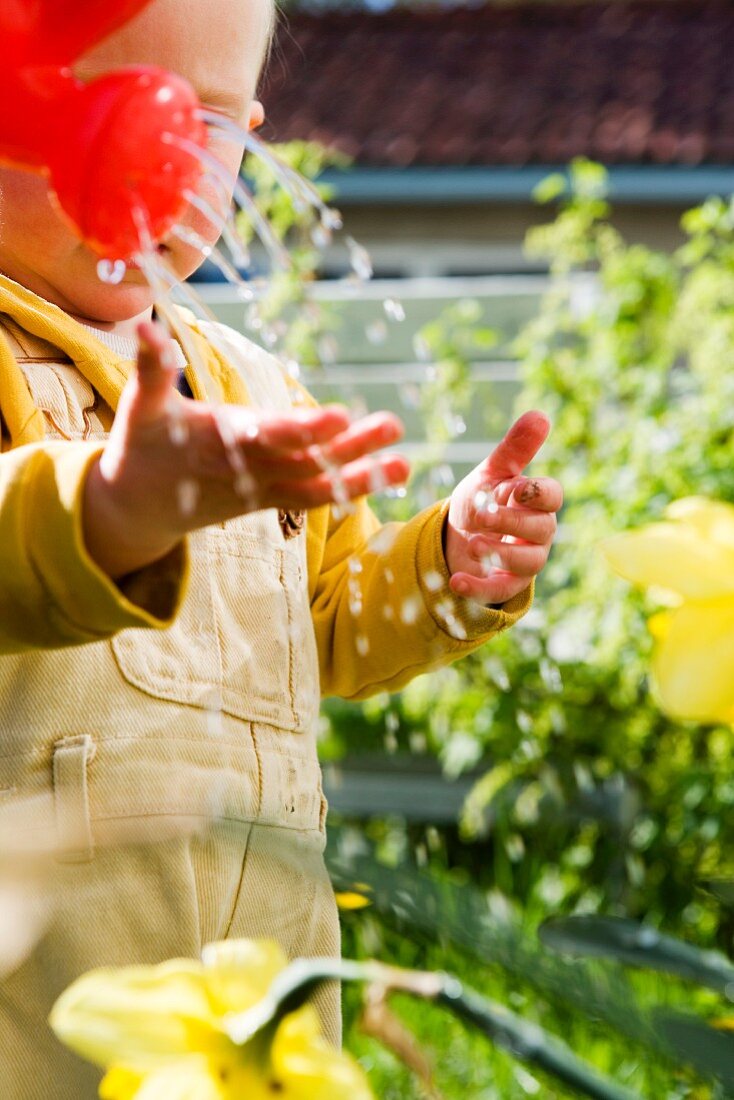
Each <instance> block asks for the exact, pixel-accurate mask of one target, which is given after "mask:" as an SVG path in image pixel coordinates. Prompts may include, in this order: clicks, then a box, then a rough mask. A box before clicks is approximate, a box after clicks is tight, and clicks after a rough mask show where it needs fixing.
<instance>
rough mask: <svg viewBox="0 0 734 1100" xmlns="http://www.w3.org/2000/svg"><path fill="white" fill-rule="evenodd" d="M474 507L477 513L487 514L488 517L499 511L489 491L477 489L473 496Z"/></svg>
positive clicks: (493, 496)
mask: <svg viewBox="0 0 734 1100" xmlns="http://www.w3.org/2000/svg"><path fill="white" fill-rule="evenodd" d="M474 507H475V508H476V510H477V511H478V512H488V513H489V514H490V515H494V513H495V512H498V511H499V505H498V503H497V500H496V498H495V495H494V493H493V492H492V490H491V489H479V490H478V492H476V493H475V494H474Z"/></svg>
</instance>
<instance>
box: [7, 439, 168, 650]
mask: <svg viewBox="0 0 734 1100" xmlns="http://www.w3.org/2000/svg"><path fill="white" fill-rule="evenodd" d="M101 450H102V446H101V445H99V446H96V445H94V444H91V443H83V442H80V443H76V442H66V441H61V442H58V443H57V442H53V443H38V444H31V445H28V446H22V447H18V448H16V449H14V450H11V451H7V452H5V453H3V454H2V455H0V531H1V532H2V537H1V538H0V653H17V652H21V651H23V650H26V649H38V648H41V649H57V648H62V647H64V646H74V645H81V644H84V643H86V642H95V641H99V640H100V639H103V638H108V637H110V636H111V635H113V634H115V633H116V632H117V631H119V630H122V629H124V628H125V627H141V626H148V627H158V628H165V627H166V626H168V625H170V623H171V621H172V620H173V618H174V617H175V614H176V612H177V610H178V606H179V605H180V602H181V599H182V598H183V592H184V588H185V584H186V576H187V571H188V558H187V552H186V548H185V546H184V545H182V546H180V547H178V548H176V549H175V550H174V551H172V552H171V553H170V554H169V555H168V556H167V557H166V558H165V559H163V560H162V561H160V562H157V563H155V564H154V565H152V566H150V567H148V568H147V569H144V570H140V572H139V573H135V574H133V575H131V576H130V577H126V578H123V580H122V581H121V582H119V583H117V584H116V583H115V582H114V581H112V580H111V579H110V578H109V577H108V576H107V575H106V574H105V573H104V572H103V571H102V570H101V569H99V568H98V567H97V565H95V563H94V562H93V561H92V559H91V558H90V556H89V554H88V553H87V551H86V549H85V546H84V539H83V531H82V504H83V493H84V484H85V480H86V475H87V472H88V470H89V468H90V466H91V465H92V463H93V462H94V460H95V459H96V458H97V457H98V455H99V454H100V452H101Z"/></svg>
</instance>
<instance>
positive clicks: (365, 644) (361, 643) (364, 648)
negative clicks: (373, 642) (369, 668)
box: [354, 634, 370, 657]
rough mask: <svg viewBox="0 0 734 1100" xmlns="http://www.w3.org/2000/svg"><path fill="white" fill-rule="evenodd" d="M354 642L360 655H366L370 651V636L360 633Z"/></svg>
mask: <svg viewBox="0 0 734 1100" xmlns="http://www.w3.org/2000/svg"><path fill="white" fill-rule="evenodd" d="M354 644H355V646H356V648H357V653H358V654H359V655H360V657H366V656H367V654H368V653H369V651H370V642H369V638H366V637H365V636H364V634H358V635H357V637H356V638H355V639H354Z"/></svg>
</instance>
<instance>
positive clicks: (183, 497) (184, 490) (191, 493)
mask: <svg viewBox="0 0 734 1100" xmlns="http://www.w3.org/2000/svg"><path fill="white" fill-rule="evenodd" d="M200 493H201V487H200V486H199V483H198V482H196V481H193V480H192V479H191V478H184V480H183V481H179V482H178V484H177V485H176V500H177V502H178V510H179V512H180V513H181V515H182V516H186V517H188V516H192V515H193V514H194V512H195V511H196V505H197V504H198V503H199V496H200Z"/></svg>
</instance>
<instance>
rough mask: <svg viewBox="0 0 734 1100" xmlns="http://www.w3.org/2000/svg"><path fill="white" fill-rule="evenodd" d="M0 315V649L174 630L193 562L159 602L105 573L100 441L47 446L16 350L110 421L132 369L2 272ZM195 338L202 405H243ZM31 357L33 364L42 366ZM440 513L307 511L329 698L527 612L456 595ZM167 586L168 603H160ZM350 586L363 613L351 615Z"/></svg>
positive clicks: (389, 676)
mask: <svg viewBox="0 0 734 1100" xmlns="http://www.w3.org/2000/svg"><path fill="white" fill-rule="evenodd" d="M0 318H2V320H3V321H4V322H5V326H6V329H5V337H4V338H0V411H1V412H2V418H3V421H4V427H5V431H6V439H5V440H4V450H5V451H7V453H4V454H3V456H2V460H1V461H0V517H2V519H1V522H2V530H3V538H2V539H1V540H0V653H2V652H5V653H13V652H19V651H22V650H25V649H29V648H39V647H40V648H58V647H63V646H69V645H78V644H80V643H84V642H91V641H95V640H99V639H101V638H106V637H111V636H112V635H113V634H115V633H116V632H118V631H120V630H122V629H124V628H126V627H135V626H153V627H159V628H166V627H167V626H168V625H169V624H170V622H171V621H172V619H173V618H174V617H175V613H176V609H177V607H178V605H179V604H180V600H181V598H182V595H183V592H184V591H185V587H186V568H185V557H186V555H185V553H181V554H178V555H173V558H174V560H173V561H171V560H169V561H166V562H164V563H161V564H159V565H157V566H154V567H151V570H149V571H147V572H148V573H150V575H151V576H152V577H154V578H155V580H156V584H155V585H150V586H147V589H148V591H149V592H151V591H152V592H154V593H155V598H154V599H153V602H152V603H151V599H148V600H143V601H142V602H141V601H140V600H138V599H137V598H130V597H131V591H132V590H133V589H134V590H135V591H136V595H137V593H138V592H139V591H140V589H141V585H140V584H137V585H136V584H132V585H131V583H130V581H128V582H127V583H126V585H124V586H123V589H121V588H119V587H118V586H117V585H115V584H114V583H113V582H112V581H111V580H110V579H109V578H108V577H106V576H105V575H104V574H102V573H101V572H100V570H99V569H97V567H96V566H95V564H94V563H93V562H92V561H91V559H90V558H89V556H88V555H87V553H86V551H85V548H84V544H83V540H82V536H81V517H80V510H81V498H82V489H83V484H84V479H85V476H86V472H87V470H88V468H89V466H90V464H91V462H92V461H93V460H94V458H95V457H96V455H97V454H98V453H99V450H100V446H101V445H100V443H99V442H96V443H90V442H88V441H85V440H81V441H76V440H69V441H67V440H64V441H63V442H56V441H54V442H51V441H44V440H45V438H46V436H47V435H48V429H49V416H48V410H46V413H45V414H44V412H42V411H40V410H39V408H38V407H37V404H36V402H35V401H34V398H33V396H32V394H31V392H29V386H28V368H27V366H26V369H25V373H24V371H22V370H21V369H20V367H19V366H18V363H17V362H16V357H15V355H14V354H13V350H11V343H14V344H15V345H16V350H17V346H18V344H20V346H21V347H22V346H23V344H22V341H23V336H22V334H23V333H26V334H30V335H31V337H32V338H33V339H35V340H36V342H38V341H45V342H47V343H48V345H49V347H52V348H56V349H59V350H60V351H61V352H62V353H63V355H62V358H63V357H66V358H67V359H68V360H70V361H71V363H73V365H74V366H75V367H76V369H77V370H78V371H79V373H80V374H81V376H82V377H83V379H86V380H87V382H88V383H89V385H90V386H91V388H92V390H93V391H94V393H95V394H96V395H98V397H99V405H100V408H99V409H98V414H99V415H100V417H101V422H102V423H103V424H104V422H105V410H114V409H115V408H116V405H117V401H118V398H119V395H120V393H121V391H122V388H123V386H124V384H125V381H126V379H127V377H128V376H129V374H130V371H131V370H132V366H133V365H132V363H130V362H127V361H123V360H121V359H120V358H119V356H116V355H115V354H114V353H113V352H111V351H110V350H109V349H108V348H107V347H106V346H104V345H103V344H101V343H100V342H99V341H98V340H96V339H95V337H94V336H93V335H92V334H90V333H88V332H87V331H86V330H85V329H84V328H83V327H82V326H81V325H79V324H77V323H76V322H74V321H73V320H71V319H70V318H69V317H68V316H67V315H66V314H65V313H63V312H62V311H61V310H59V309H57V308H56V307H54V306H52V305H49V304H48V303H47V302H45V301H43V300H42V299H40V298H38V297H37V296H35V295H33V294H31V293H30V292H28V291H26V290H25V289H23V288H21V287H20V286H18V285H17V284H15V283H13V282H11V281H10V280H9V279H6V278H2V277H0ZM200 327H201V326H200ZM203 327H205V326H203ZM13 333H14V334H15V337H14V338H13ZM220 336H221V334H220ZM8 337H10V339H8ZM193 338H194V339H195V341H196V344H197V347H198V349H199V353H200V356H201V359H202V360H203V361H204V362H205V363H206V367H207V371H208V374H209V377H208V378H201V377H199V376H198V373H199V372H197V368H196V367H195V366H189V368H188V370H187V377H188V379H189V384H190V386H191V388H192V391H193V393H194V396H195V397H197V398H205V397H207V396H208V395H209V396H211V395H212V390H213V395H214V396H215V397H216V396H218V397H219V399H220V400H223V401H227V402H231V401H240V402H243V403H247V402H249V401H250V395H249V394H248V392H247V383H246V382H245V381H244V380H243V377H242V374H241V373H240V372H239V371H238V370H237V369H235V367H234V366H232V365H231V364H230V363H229V362H227V359H226V357H225V356H224V355H223V354H222V352H221V350H219V349H221V338H220V339H219V340H218V341H217V343H218V345H219V349H215V348H214V347H213V346H212V344H211V343H210V342H209V341H207V340H206V338H205V337H204V336H202V334H201V332H200V331H197V330H196V328H194V330H193ZM47 354H49V355H52V353H51V352H48V353H47ZM248 354H250V355H251V356H257V357H259V358H260V359H261V360H262V359H264V358H267V359H268V366H269V369H270V370H271V371H273V372H278V374H282V372H281V371H280V368H279V365H278V364H277V362H276V361H275V360H274V359H272V358H271V357H269V356H266V353H264V352H263V351H262V350H261V349H259V348H256V347H255V346H254V345H252V344H248ZM33 358H34V357H33V356H31V363H32V365H33ZM35 358H36V364H35V365H36V366H38V365H39V364H38V359H39V358H41V359H42V358H43V357H42V356H41V357H38V356H36V357H35ZM288 384H289V385H292V383H290V381H289V383H288ZM109 415H110V414H109V411H108V415H107V421H109ZM445 513H446V505H445V504H443V505H442V504H438V505H436V506H434V507H432V508H429V509H427V510H426V511H424V512H422V513H420V514H419V515H418V516H416V517H415V518H414V519H412V520H411V521H410V522H408V523H406V524H404V525H399V524H396V525H391V527H390V528H385V527H381V526H380V524H379V522H378V520H377V519H376V517H375V516H374V514H373V513H372V511H371V510H370V509H369V507H368V505H367V503H366V502H365V501H364V500H362V501H360V502H358V504H357V506H356V508H355V510H354V511H352V512H350V513H348V514H347V515H345V516H342V517H341V518H335V517H334V512H333V511H332V509H330V508H328V507H323V508H318V509H314V510H313V511H311V512H310V513H309V515H308V522H307V534H306V538H307V571H308V588H309V598H310V606H311V614H312V619H313V627H314V632H315V638H316V645H317V651H318V660H319V672H320V680H321V692H322V694H323V695H331V694H333V695H340V696H342V697H345V698H361V697H364V696H367V695H369V694H370V693H373V692H376V691H384V690H387V691H394V690H398V689H399V688H401V687H402V686H403V685H404V684H406V683H407V682H408V681H409V680H410V679H411V678H412V677H414V676H416V675H418V674H419V673H421V672H426V671H429V670H431V669H434V668H437V667H440V666H442V665H445V664H447V663H449V662H451V661H453V660H455V659H457V658H458V657H460V656H462V655H463V654H465V653H468V652H469V651H470V650H472V649H474V648H476V646H478V645H480V644H482V643H483V642H485V641H487V640H488V639H489V638H491V637H492V636H493V635H494V634H496V633H497V632H498V631H500V630H503V629H504V628H506V627H507V626H509V625H511V624H512V623H513V622H515V621H516V619H518V618H519V617H520V616H521V615H522V614H524V612H525V611H526V610H527V609H528V607H529V605H530V601H531V598H532V590H531V589H530V588H529V589H528V590H527V591H526V592H525V593H523V594H521V595H520V596H518V597H516V598H515V599H513V600H512V601H510V602H509V603H507V604H506V605H505V606H504V608H503V609H501V610H489V609H487V610H485V609H481V608H478V607H477V606H476V605H473V604H470V603H468V602H467V601H464V600H460V599H458V598H456V597H454V596H453V595H452V594H451V593H450V592H449V590H448V587H447V581H448V572H447V569H446V564H445V561H444V557H443V552H442V545H441V532H442V525H443V522H444V517H445ZM163 577H165V578H166V584H167V589H166V599H164V600H163V604H164V605H166V604H167V605H168V606H164V607H163V608H161V606H160V604H161V580H162V578H163ZM142 587H146V586H142ZM355 588H357V589H358V593H359V598H358V600H357V601H356V603H357V604H358V603H360V602H361V605H362V610H361V612H360V613H359V614H357V615H355V614H354V613H353V612H354V609H355V600H354V598H353V597H354V593H355Z"/></svg>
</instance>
